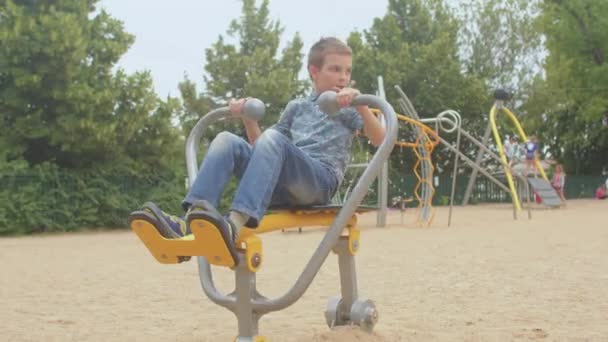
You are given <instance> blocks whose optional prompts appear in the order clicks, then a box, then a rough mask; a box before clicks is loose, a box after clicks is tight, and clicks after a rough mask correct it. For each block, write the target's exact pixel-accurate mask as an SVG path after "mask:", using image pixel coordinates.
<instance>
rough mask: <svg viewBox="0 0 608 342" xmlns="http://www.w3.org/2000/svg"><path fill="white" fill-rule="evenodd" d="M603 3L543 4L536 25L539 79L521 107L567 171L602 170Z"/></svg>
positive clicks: (605, 162) (607, 31) (606, 158)
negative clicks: (542, 51)
mask: <svg viewBox="0 0 608 342" xmlns="http://www.w3.org/2000/svg"><path fill="white" fill-rule="evenodd" d="M606 14H608V3H606V2H602V1H599V2H593V1H581V0H570V1H560V0H546V1H544V2H543V5H542V15H541V16H540V17H539V22H538V23H539V26H540V27H541V28H542V32H543V34H544V35H545V37H546V46H547V49H548V56H547V58H546V62H545V73H546V76H545V78H540V77H539V78H538V79H537V80H536V82H535V89H534V90H535V91H534V96H533V97H532V98H531V99H530V101H529V103H528V104H527V105H526V110H527V111H528V112H529V113H530V118H529V123H530V124H532V125H533V127H534V128H535V129H536V130H537V131H538V132H539V133H540V135H541V137H542V140H543V142H544V143H545V144H546V145H547V146H548V147H549V151H550V153H551V154H552V155H553V156H554V157H555V158H557V159H559V160H560V161H562V162H564V163H565V164H566V167H567V169H568V170H569V172H574V173H586V174H589V173H594V174H597V173H599V172H600V171H601V170H602V168H603V167H608V153H606V151H607V150H608V131H607V130H606V128H604V127H603V125H602V117H603V116H604V115H605V113H606V112H608V98H606V96H605V94H606V90H607V89H608V63H607V61H606V52H607V51H608V20H607V19H606Z"/></svg>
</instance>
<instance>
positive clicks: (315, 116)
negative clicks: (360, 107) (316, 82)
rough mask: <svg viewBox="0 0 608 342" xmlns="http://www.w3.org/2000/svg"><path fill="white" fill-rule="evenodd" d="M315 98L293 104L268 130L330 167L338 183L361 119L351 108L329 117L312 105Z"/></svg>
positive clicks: (288, 106)
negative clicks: (280, 134)
mask: <svg viewBox="0 0 608 342" xmlns="http://www.w3.org/2000/svg"><path fill="white" fill-rule="evenodd" d="M317 97H318V95H310V96H308V97H305V98H300V99H296V100H293V101H291V102H289V103H288V104H287V107H286V108H285V110H284V111H283V113H282V114H281V117H280V118H279V121H278V122H277V123H276V124H275V125H274V126H272V127H271V128H273V129H275V130H277V131H279V132H281V133H283V134H284V135H285V136H287V137H288V138H290V139H291V141H292V142H293V144H294V145H295V146H297V147H299V148H300V149H301V150H302V151H303V152H304V153H306V154H307V155H308V156H310V157H311V158H313V159H316V160H318V161H320V162H321V163H323V164H325V165H326V166H328V167H329V169H330V170H331V171H333V173H334V174H335V176H336V178H337V180H338V182H341V181H342V179H343V178H344V169H345V168H346V165H347V163H348V161H349V159H350V152H351V145H352V141H353V137H354V136H355V133H356V131H357V130H361V129H362V128H363V119H362V118H361V115H360V114H359V112H358V111H357V110H356V109H355V108H354V107H347V108H343V109H341V110H340V111H339V112H338V113H337V114H335V115H332V116H328V115H327V114H325V113H323V112H322V111H321V110H320V109H319V106H318V105H317V104H316V103H315V100H316V99H317Z"/></svg>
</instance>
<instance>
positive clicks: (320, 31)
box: [99, 0, 388, 97]
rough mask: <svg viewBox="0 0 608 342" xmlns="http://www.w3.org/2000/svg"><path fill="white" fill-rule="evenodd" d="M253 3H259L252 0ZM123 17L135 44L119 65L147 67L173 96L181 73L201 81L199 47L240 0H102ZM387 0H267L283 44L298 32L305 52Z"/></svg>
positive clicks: (381, 9) (361, 21)
mask: <svg viewBox="0 0 608 342" xmlns="http://www.w3.org/2000/svg"><path fill="white" fill-rule="evenodd" d="M257 3H258V5H259V4H260V3H261V1H260V0H258V1H257ZM99 4H100V7H102V8H104V9H105V10H106V11H107V12H108V13H110V15H112V17H114V18H117V19H119V20H122V21H123V22H124V25H125V29H126V30H127V32H129V33H132V34H134V35H135V43H134V44H133V45H132V46H131V48H130V50H129V51H128V52H127V53H126V54H125V55H123V57H122V59H121V60H120V62H119V65H120V66H121V67H122V68H124V69H125V70H126V71H127V72H129V73H131V72H134V71H137V70H150V71H151V73H152V76H153V78H154V85H155V88H156V92H157V93H158V95H159V96H161V97H165V96H166V95H169V94H170V95H172V96H178V95H179V92H178V90H177V84H178V83H179V82H180V81H181V80H183V77H184V73H187V74H188V76H189V78H190V79H191V80H193V81H195V82H196V83H197V84H198V85H199V87H200V86H202V75H203V71H204V70H203V66H204V64H205V60H204V58H205V55H204V51H205V49H206V48H208V47H210V46H211V44H212V43H213V42H215V41H216V40H217V37H218V36H219V35H220V34H222V35H225V33H226V30H227V29H228V25H229V23H230V21H231V20H232V19H235V18H238V17H240V14H241V1H239V0H173V1H168V0H162V1H161V0H101V1H100V3H99ZM387 6H388V1H387V0H306V1H294V0H270V14H271V17H272V19H278V20H280V22H281V25H282V26H283V27H284V28H285V33H284V34H283V37H282V42H283V43H284V42H285V41H286V40H287V39H291V37H293V35H294V33H295V32H299V33H300V35H301V37H302V39H303V41H304V49H303V52H304V53H306V52H307V51H308V49H309V48H310V46H311V45H312V44H313V43H314V42H315V41H316V40H318V39H319V38H320V37H321V36H336V37H338V38H341V39H346V38H347V36H348V34H349V33H350V32H352V31H353V30H355V29H357V30H363V29H367V28H369V27H370V26H371V24H372V20H373V18H375V17H381V16H383V15H384V14H385V13H386V8H387Z"/></svg>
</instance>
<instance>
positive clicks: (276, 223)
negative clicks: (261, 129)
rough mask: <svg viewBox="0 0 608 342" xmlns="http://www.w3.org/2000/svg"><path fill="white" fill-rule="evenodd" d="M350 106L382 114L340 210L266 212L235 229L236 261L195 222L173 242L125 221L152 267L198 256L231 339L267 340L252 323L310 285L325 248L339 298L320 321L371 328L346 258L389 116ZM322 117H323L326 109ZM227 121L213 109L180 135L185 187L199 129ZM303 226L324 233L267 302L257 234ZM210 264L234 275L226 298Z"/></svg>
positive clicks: (381, 158)
mask: <svg viewBox="0 0 608 342" xmlns="http://www.w3.org/2000/svg"><path fill="white" fill-rule="evenodd" d="M318 101H319V105H320V107H321V108H326V109H328V110H332V109H335V103H336V99H335V93H329V94H328V93H324V94H322V95H321V96H320V98H319V100H318ZM248 102H249V101H248ZM353 105H368V106H370V107H374V108H378V109H379V110H380V111H381V112H382V113H383V114H384V119H385V122H386V134H385V138H384V141H383V142H382V144H381V145H380V146H379V147H378V149H377V150H376V152H375V154H374V156H373V157H372V159H371V160H370V162H369V165H368V166H367V168H366V169H365V171H364V172H363V174H362V175H361V177H360V178H359V180H358V182H357V184H356V186H355V187H354V189H353V190H352V192H351V194H350V196H348V198H347V200H346V202H345V203H344V205H343V206H341V207H336V206H315V207H302V208H274V209H273V213H272V214H269V215H266V216H265V217H264V219H262V221H261V222H260V225H259V226H258V228H256V229H248V228H243V229H242V230H241V233H240V235H239V237H238V240H237V260H236V263H235V262H233V260H231V259H230V258H229V257H226V256H225V255H222V253H221V251H217V250H215V249H214V248H213V245H214V244H213V243H210V242H209V241H207V240H208V239H209V238H210V236H209V235H205V230H206V226H205V222H203V221H202V220H196V219H195V220H193V221H192V222H191V226H190V227H191V230H192V234H191V235H188V236H186V237H183V238H179V239H165V238H163V237H162V236H161V235H160V234H158V232H157V231H156V229H155V228H154V226H153V225H152V224H150V223H149V222H148V221H146V220H145V219H142V218H141V217H137V216H134V217H132V218H131V220H130V221H131V228H132V229H133V231H135V233H136V234H137V236H138V237H139V238H140V239H141V240H142V241H143V243H144V244H145V245H146V247H147V248H148V250H149V251H150V252H151V254H152V255H153V256H154V257H155V258H156V260H158V261H159V262H161V263H166V264H173V263H179V262H181V261H183V260H185V259H187V258H188V257H190V256H197V257H198V258H197V260H198V265H199V267H198V268H199V277H200V281H201V286H202V288H203V291H204V293H205V294H206V295H207V296H208V297H209V299H211V300H212V301H213V302H214V303H216V304H218V305H220V306H223V307H225V308H227V309H228V310H230V311H232V312H233V313H234V314H235V315H236V318H237V322H238V336H237V337H236V338H235V341H237V342H263V341H267V340H266V339H265V338H264V337H263V336H261V335H259V327H258V325H259V320H260V318H261V317H262V316H263V315H265V314H267V313H269V312H273V311H279V310H282V309H284V308H286V307H288V306H290V305H292V304H294V303H295V302H296V301H297V300H298V299H299V298H300V297H301V296H302V295H303V294H304V292H305V291H306V289H307V288H308V286H310V284H311V283H312V281H313V279H314V277H315V276H316V274H317V272H318V271H319V269H320V267H321V266H322V264H323V262H325V260H326V259H327V256H328V255H329V253H330V251H332V250H333V251H334V252H335V253H336V254H337V255H338V264H339V270H340V285H341V296H340V297H336V298H331V299H330V300H329V301H328V304H327V310H326V312H325V319H326V322H327V324H328V325H329V326H330V327H333V326H338V325H349V324H350V325H358V326H360V327H362V328H363V329H365V330H368V331H371V330H372V329H373V327H374V325H375V324H376V322H377V320H378V312H377V310H376V307H375V304H374V303H373V301H371V300H368V299H364V298H360V297H359V293H358V287H357V277H356V268H355V259H354V256H355V254H356V253H357V251H358V250H359V248H360V231H359V229H358V227H357V213H359V212H363V211H366V209H365V208H360V207H359V204H360V203H361V200H362V199H363V197H364V196H365V193H366V192H367V191H368V189H369V187H370V186H371V184H372V182H373V181H374V179H375V178H376V177H377V176H378V174H379V173H380V172H381V169H382V167H383V165H384V164H385V161H386V159H387V158H388V156H389V155H390V152H391V150H392V149H393V146H394V144H395V141H396V139H397V117H396V114H395V112H394V110H393V108H392V107H391V106H390V104H388V103H387V102H386V101H384V100H382V99H381V98H379V97H377V96H373V95H359V96H357V97H356V98H355V99H354V100H353ZM252 106H253V107H259V106H258V105H252ZM328 114H329V115H331V114H332V112H329V113H328ZM229 116H230V110H229V109H228V108H227V107H224V108H219V109H216V110H213V111H211V112H209V113H208V114H206V115H205V116H204V117H202V118H201V119H200V120H199V121H198V123H197V124H196V125H195V127H194V129H193V130H192V132H191V133H190V135H189V136H188V140H187V142H186V161H187V170H188V178H189V183H190V185H192V184H193V182H194V180H195V178H196V175H197V173H198V169H197V167H198V163H197V157H196V154H197V150H198V144H199V141H200V138H201V136H202V133H203V131H204V129H205V128H206V127H208V126H209V125H210V124H211V123H212V122H214V121H216V120H219V119H223V118H226V117H229ZM308 226H329V229H328V230H327V232H326V233H325V236H324V237H323V240H322V241H321V243H320V244H319V246H318V247H317V249H316V251H315V252H314V254H313V256H312V257H311V258H310V260H309V261H308V263H307V265H306V266H305V268H304V270H303V271H302V273H301V274H300V276H299V277H298V279H297V280H296V282H295V284H294V285H293V286H292V288H291V289H290V290H289V291H288V292H287V293H285V294H284V295H283V296H281V297H279V298H276V299H269V298H266V297H264V296H263V295H261V294H260V293H258V291H257V290H256V272H257V271H259V270H260V267H261V265H262V263H263V260H264V257H263V248H262V241H261V239H260V237H259V235H261V234H263V233H266V232H271V231H275V230H280V229H285V228H292V227H308ZM210 264H214V265H219V266H224V267H231V268H232V269H233V270H234V272H235V290H234V291H233V292H232V293H230V294H227V295H226V294H222V293H220V291H218V289H217V288H216V286H215V284H214V282H213V278H212V273H211V267H210Z"/></svg>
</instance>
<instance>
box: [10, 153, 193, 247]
mask: <svg viewBox="0 0 608 342" xmlns="http://www.w3.org/2000/svg"><path fill="white" fill-rule="evenodd" d="M184 193H185V187H184V178H183V175H181V174H174V173H168V174H164V175H159V174H154V173H150V174H137V173H133V172H125V171H124V170H116V169H108V170H95V171H92V170H91V171H88V172H81V173H76V172H68V171H65V170H61V169H59V168H58V167H57V166H55V165H53V164H48V163H47V164H41V165H37V166H33V167H29V166H27V165H26V164H25V163H20V162H15V163H10V164H4V165H1V166H0V203H2V206H0V235H8V234H29V233H37V232H59V231H61V232H65V231H75V230H82V229H86V228H99V227H104V228H123V227H126V226H127V218H128V216H129V213H130V212H131V211H133V210H135V209H137V208H138V207H139V206H140V205H141V204H142V203H144V202H145V201H154V202H155V203H157V204H158V205H159V206H160V207H161V208H163V209H165V210H167V211H169V212H175V213H179V212H181V209H180V203H181V200H182V199H183V196H184Z"/></svg>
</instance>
